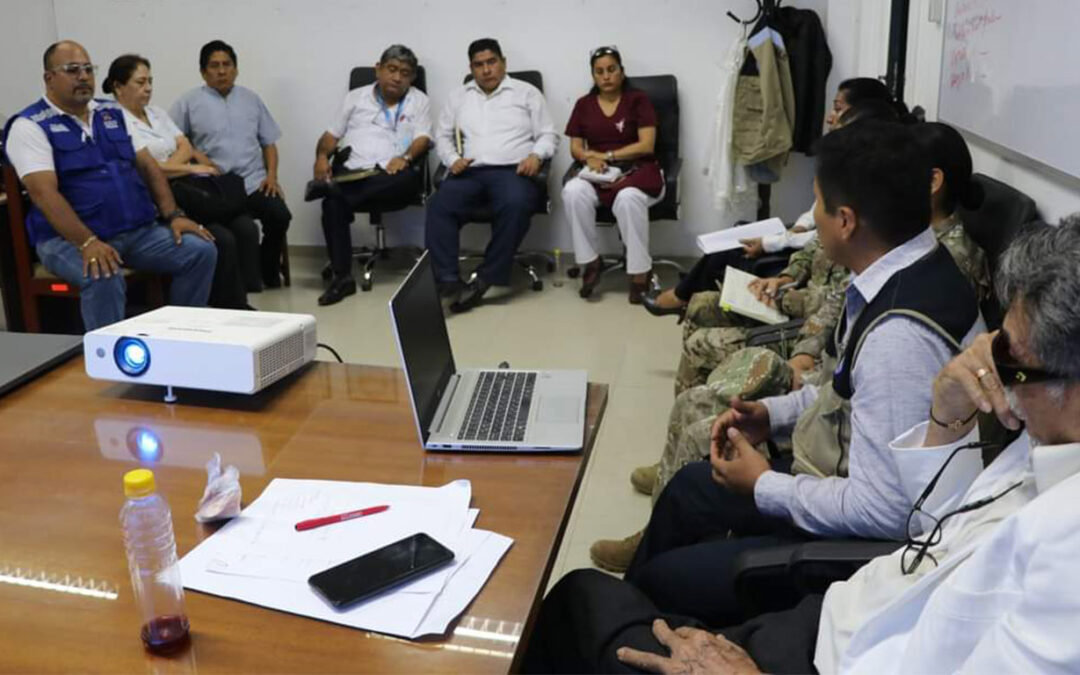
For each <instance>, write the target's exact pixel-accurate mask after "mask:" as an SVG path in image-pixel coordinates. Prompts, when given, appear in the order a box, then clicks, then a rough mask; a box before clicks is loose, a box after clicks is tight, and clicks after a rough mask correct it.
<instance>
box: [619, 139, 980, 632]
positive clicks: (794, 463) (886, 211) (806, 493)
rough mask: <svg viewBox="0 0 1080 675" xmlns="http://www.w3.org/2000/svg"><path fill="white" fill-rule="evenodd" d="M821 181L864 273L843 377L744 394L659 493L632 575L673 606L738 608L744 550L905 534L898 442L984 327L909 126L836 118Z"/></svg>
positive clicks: (850, 319)
mask: <svg viewBox="0 0 1080 675" xmlns="http://www.w3.org/2000/svg"><path fill="white" fill-rule="evenodd" d="M814 191H815V196H816V197H817V200H818V201H817V207H816V209H815V214H814V220H815V222H817V225H818V236H819V237H820V239H821V243H822V246H823V247H824V248H825V250H826V253H827V254H828V256H829V258H830V259H831V260H834V261H836V263H837V264H839V265H842V266H844V267H847V268H848V269H850V270H852V272H853V274H854V277H853V279H852V282H851V284H850V287H849V291H848V297H847V300H846V307H845V316H843V317H841V321H840V325H839V327H838V329H837V331H836V333H835V336H834V339H833V340H832V343H831V344H830V345H829V348H828V351H829V356H830V359H829V361H830V362H831V363H829V365H828V366H827V367H828V369H829V370H833V378H832V380H831V381H830V382H828V383H826V384H824V385H823V386H821V387H811V386H807V387H803V388H802V389H800V390H798V391H795V392H793V393H791V394H788V395H786V396H779V397H773V398H767V399H764V400H763V401H760V402H744V401H740V400H738V399H735V400H733V401H732V406H731V410H730V411H729V412H727V413H725V414H723V415H721V416H720V417H718V418H717V422H716V425H715V426H714V430H713V447H712V452H711V457H710V461H708V462H697V463H694V464H690V465H687V466H686V467H684V468H683V469H682V470H681V471H680V472H679V473H678V474H676V476H675V477H674V478H673V479H672V480H671V482H670V483H669V484H668V486H667V488H666V489H665V490H664V492H663V493H662V494H661V495H660V497H659V499H657V502H656V505H655V507H654V509H653V513H652V517H651V519H650V521H649V525H648V527H647V528H646V530H645V533H644V536H643V537H642V540H641V543H640V545H639V546H638V549H637V553H636V555H635V558H634V560H633V562H632V563H631V565H630V568H629V570H628V571H627V575H626V578H627V580H629V581H630V582H632V583H634V584H635V585H637V586H638V587H639V588H640V589H641V590H643V591H644V592H645V594H646V595H648V596H649V597H650V598H652V599H653V600H654V601H655V602H657V603H658V605H659V606H661V607H662V608H663V609H664V610H665V611H671V612H675V613H685V614H688V615H692V616H699V617H705V618H707V619H708V620H709V621H715V622H716V623H718V624H720V625H723V624H725V623H729V622H731V621H733V620H735V619H737V618H738V616H739V610H738V603H737V601H736V599H735V597H734V588H733V578H732V574H733V565H734V560H735V557H736V556H737V555H738V554H739V553H740V552H741V551H743V550H747V549H752V548H759V547H762V546H770V545H775V544H779V543H786V542H792V541H800V540H806V539H810V538H815V537H852V536H854V537H868V538H885V539H899V538H903V535H904V522H905V519H906V516H907V514H908V512H909V510H910V508H911V503H910V499H909V498H908V497H907V496H906V493H905V491H904V490H903V488H902V485H901V481H900V477H899V472H898V469H897V466H896V463H895V460H894V459H893V457H892V456H891V454H890V453H889V447H888V444H889V441H891V440H892V439H893V438H895V437H896V436H897V435H899V434H900V433H901V432H903V431H904V430H905V429H908V428H910V427H911V426H912V425H914V424H916V423H917V422H919V421H920V420H922V419H924V418H925V416H926V411H927V410H929V407H930V397H931V386H930V385H931V382H932V381H933V378H934V375H935V374H936V373H937V372H938V371H939V370H940V369H941V367H942V366H943V365H944V364H945V363H946V362H948V360H949V359H950V358H952V357H953V356H954V355H955V354H956V353H958V352H959V350H960V348H961V345H962V344H963V343H966V342H968V341H970V340H971V339H973V338H974V336H975V335H976V334H978V333H979V332H982V330H984V326H983V322H982V320H981V318H980V317H979V315H978V309H977V303H976V297H975V293H974V290H973V289H972V287H971V285H970V283H968V281H967V280H966V279H965V277H964V276H963V274H962V273H961V272H960V270H959V268H958V267H957V266H956V264H955V263H954V262H953V260H952V257H951V256H950V255H949V254H948V252H947V250H946V249H945V248H944V247H941V246H938V244H937V241H936V238H935V237H934V234H933V232H932V231H931V230H930V228H929V227H928V226H927V224H928V223H929V222H930V212H929V208H930V164H929V159H928V158H927V157H926V156H925V154H924V153H923V151H922V150H921V149H920V148H918V147H917V144H916V143H915V142H914V138H913V135H912V132H911V131H910V130H909V129H907V128H905V127H902V126H900V125H897V124H893V123H889V124H883V123H866V124H861V125H855V126H852V127H848V128H846V129H841V130H839V131H836V132H833V133H832V134H830V135H829V136H828V137H826V138H825V139H824V140H823V142H822V144H821V151H820V153H819V157H818V167H817V177H816V181H815V185H814ZM783 436H791V438H792V446H793V449H794V451H793V456H786V457H781V458H774V459H773V460H771V462H770V460H768V459H766V458H765V457H764V456H762V455H761V454H759V453H758V452H756V451H755V450H754V449H753V447H752V445H757V444H760V443H763V442H764V441H766V440H768V439H769V438H774V437H783ZM730 535H734V536H730Z"/></svg>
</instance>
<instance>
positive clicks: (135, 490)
mask: <svg viewBox="0 0 1080 675" xmlns="http://www.w3.org/2000/svg"><path fill="white" fill-rule="evenodd" d="M155 490H156V486H155V484H154V474H153V472H152V471H148V470H147V469H135V470H134V471H128V472H127V473H126V474H124V495H125V496H126V497H127V501H126V502H124V508H122V509H120V525H121V527H123V529H124V547H125V548H126V549H127V559H128V569H129V570H131V589H132V591H133V593H134V597H135V604H136V605H137V606H138V608H139V611H140V612H141V613H142V622H143V623H142V641H143V644H145V645H146V648H147V649H149V650H150V651H151V652H154V653H157V654H168V653H172V652H175V651H178V650H179V649H181V648H183V647H184V646H185V645H187V643H188V640H189V639H190V638H189V637H188V618H187V614H186V613H185V612H184V587H183V585H182V584H181V583H180V565H179V564H178V562H177V560H176V539H175V538H174V537H173V526H172V513H171V512H170V511H169V505H168V503H166V501H165V499H164V498H163V497H162V496H161V495H159V494H158V493H157V492H156V491H155Z"/></svg>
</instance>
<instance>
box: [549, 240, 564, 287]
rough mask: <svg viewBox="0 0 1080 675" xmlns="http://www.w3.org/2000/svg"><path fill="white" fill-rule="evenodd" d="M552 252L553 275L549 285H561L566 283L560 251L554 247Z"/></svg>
mask: <svg viewBox="0 0 1080 675" xmlns="http://www.w3.org/2000/svg"><path fill="white" fill-rule="evenodd" d="M552 253H553V254H554V255H553V256H552V257H554V258H555V277H554V278H553V279H552V280H551V285H552V286H562V285H563V284H564V283H566V273H565V271H564V270H563V264H562V251H561V250H559V249H555V250H554V251H552Z"/></svg>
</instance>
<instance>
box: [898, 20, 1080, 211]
mask: <svg viewBox="0 0 1080 675" xmlns="http://www.w3.org/2000/svg"><path fill="white" fill-rule="evenodd" d="M939 5H944V0H913V2H912V3H911V14H910V15H909V17H908V64H907V82H906V87H905V94H904V96H905V98H906V99H907V102H908V104H909V105H913V104H918V105H921V106H923V107H924V108H925V109H926V113H927V119H937V110H938V85H939V83H940V81H941V51H942V46H943V43H944V33H943V24H942V23H940V22H938V14H939V12H937V11H936V10H937V9H938V6H939ZM1029 9H1030V11H1033V12H1037V11H1039V3H1036V2H1033V3H1030V6H1029ZM940 16H941V17H944V12H943V11H942V12H940ZM1032 103H1033V104H1037V102H1035V101H1033V102H1032ZM967 142H968V147H969V148H970V149H971V157H972V160H973V161H974V163H975V170H976V171H978V172H980V173H984V174H986V175H988V176H992V177H994V178H997V179H998V180H1000V181H1003V182H1005V183H1008V184H1009V185H1012V186H1013V187H1015V188H1016V189H1018V190H1020V191H1022V192H1024V193H1026V194H1027V195H1029V196H1030V197H1031V198H1032V199H1034V200H1035V202H1036V203H1037V204H1038V206H1039V211H1040V212H1041V214H1042V216H1043V218H1044V219H1046V220H1048V221H1051V222H1054V221H1057V220H1058V219H1059V218H1061V217H1062V216H1064V215H1068V214H1070V213H1074V212H1076V211H1080V181H1068V180H1061V179H1058V178H1055V177H1053V176H1052V175H1051V174H1049V173H1047V172H1043V171H1040V170H1038V169H1036V168H1033V167H1031V166H1029V165H1026V164H1018V163H1017V162H1015V161H1012V160H1010V159H1009V158H1008V157H1006V156H1004V155H1002V154H1001V153H1000V152H997V151H996V150H995V149H994V148H993V147H991V146H990V145H988V144H986V143H984V142H983V141H980V140H979V139H978V138H974V137H968V138H967ZM1062 142H1073V139H1071V138H1063V139H1062ZM1077 151H1080V147H1078V148H1077Z"/></svg>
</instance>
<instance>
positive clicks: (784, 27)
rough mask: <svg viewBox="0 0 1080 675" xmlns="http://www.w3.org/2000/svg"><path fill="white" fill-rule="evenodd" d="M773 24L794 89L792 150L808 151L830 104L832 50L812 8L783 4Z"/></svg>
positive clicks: (811, 148) (816, 136)
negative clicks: (828, 85)
mask: <svg viewBox="0 0 1080 675" xmlns="http://www.w3.org/2000/svg"><path fill="white" fill-rule="evenodd" d="M772 26H773V28H775V29H776V30H778V31H779V32H780V35H782V36H783V38H784V46H785V47H787V54H788V62H789V64H790V67H791V82H792V86H793V87H794V90H795V124H794V126H793V130H792V150H794V151H795V152H805V153H807V154H809V153H810V152H811V151H812V150H813V145H814V142H815V141H816V140H817V139H819V138H821V134H822V130H823V127H824V124H825V109H826V108H827V107H828V106H829V98H828V92H827V91H826V90H825V81H826V80H827V79H828V78H829V71H830V70H832V52H830V51H829V45H828V41H827V40H826V39H825V31H824V30H823V29H822V26H821V20H820V19H819V18H818V15H817V14H816V13H814V11H813V10H811V9H796V8H794V7H781V8H780V10H779V11H778V12H777V14H776V18H775V19H774V20H773V22H772Z"/></svg>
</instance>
